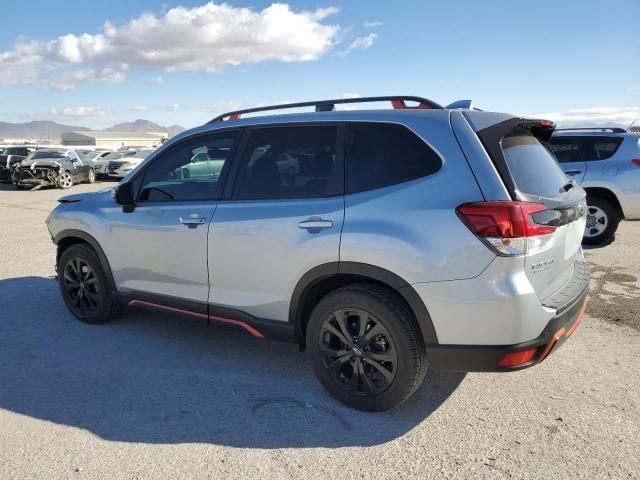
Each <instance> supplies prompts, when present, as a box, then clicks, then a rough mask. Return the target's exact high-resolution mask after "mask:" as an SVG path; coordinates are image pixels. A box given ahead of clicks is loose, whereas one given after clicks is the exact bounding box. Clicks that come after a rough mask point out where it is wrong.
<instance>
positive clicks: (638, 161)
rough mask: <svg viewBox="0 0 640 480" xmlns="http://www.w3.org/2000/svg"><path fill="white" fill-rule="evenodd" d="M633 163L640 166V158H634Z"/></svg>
mask: <svg viewBox="0 0 640 480" xmlns="http://www.w3.org/2000/svg"><path fill="white" fill-rule="evenodd" d="M631 163H634V164H635V165H637V166H639V167H640V158H634V159H633V160H631Z"/></svg>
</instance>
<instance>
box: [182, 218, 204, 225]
mask: <svg viewBox="0 0 640 480" xmlns="http://www.w3.org/2000/svg"><path fill="white" fill-rule="evenodd" d="M206 222H207V221H206V220H205V219H204V218H199V217H194V218H182V217H180V223H181V224H182V225H202V224H204V223H206Z"/></svg>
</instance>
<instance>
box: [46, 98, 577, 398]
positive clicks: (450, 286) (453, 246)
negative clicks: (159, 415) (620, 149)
mask: <svg viewBox="0 0 640 480" xmlns="http://www.w3.org/2000/svg"><path fill="white" fill-rule="evenodd" d="M373 101H377V102H380V101H391V102H392V104H393V106H394V109H388V110H384V109H382V110H352V111H346V110H345V111H334V110H335V105H336V104H340V103H355V102H358V103H363V102H373ZM409 102H412V103H411V104H409ZM305 106H314V107H315V110H316V111H315V112H310V113H294V114H286V115H272V116H253V117H251V116H249V117H248V118H244V117H242V116H243V115H244V114H246V113H251V112H256V111H261V110H270V109H282V108H288V107H305ZM553 128H554V125H553V124H552V123H551V122H548V121H544V120H532V119H525V118H520V117H514V116H512V115H507V114H502V113H488V112H481V111H476V110H472V109H466V110H462V109H460V110H458V109H453V108H443V107H441V106H440V105H438V104H436V103H434V102H432V101H429V100H426V99H422V98H418V97H370V98H363V99H350V100H344V99H341V100H326V101H321V102H306V103H301V104H290V105H285V106H283V105H279V106H274V107H262V108H259V109H251V110H244V111H239V112H232V113H229V114H225V115H222V116H220V117H218V118H216V119H214V120H212V121H211V122H210V123H208V124H206V125H203V126H201V127H198V128H195V129H192V130H190V131H187V132H184V133H183V134H181V135H179V136H178V137H176V138H174V139H172V140H171V141H169V142H167V143H166V144H165V145H163V146H162V147H161V148H159V149H158V150H157V151H156V152H154V153H153V154H152V155H151V156H150V157H148V158H147V159H145V161H144V162H143V163H141V164H140V166H139V167H137V168H136V169H135V170H134V171H133V172H132V173H130V174H129V175H128V176H127V177H126V178H125V179H124V180H123V181H122V182H121V183H120V184H119V185H118V186H117V188H116V189H115V190H114V191H113V192H112V193H109V192H98V193H90V194H86V193H85V194H77V195H71V196H67V197H65V198H62V199H61V200H60V202H61V203H60V205H58V206H57V208H56V209H55V210H54V211H53V212H52V213H51V215H50V217H49V219H48V222H47V223H48V228H49V231H50V233H51V237H52V239H53V241H54V243H55V244H56V245H57V248H58V250H57V272H58V280H59V284H60V290H61V292H62V296H63V298H64V301H65V303H66V305H67V306H68V308H69V309H70V311H71V312H72V313H73V314H74V315H75V316H76V317H77V318H78V319H80V320H82V321H84V322H88V323H102V322H105V321H107V320H109V319H110V318H112V317H113V316H114V315H115V314H116V312H117V310H118V308H119V306H121V305H128V306H132V307H133V306H136V307H147V308H151V309H156V310H157V311H159V312H162V313H163V314H164V313H167V314H168V313H173V314H182V315H187V316H190V317H192V318H194V319H199V320H201V321H205V322H208V323H211V324H219V325H226V326H229V327H233V328H237V329H240V330H243V331H245V332H247V333H249V334H251V335H253V336H254V337H256V338H258V339H263V338H269V339H279V340H286V341H290V342H296V343H298V344H299V345H300V347H301V348H302V349H304V348H306V349H308V350H309V352H310V355H311V360H312V363H313V366H314V369H315V372H316V374H317V376H318V378H319V380H320V382H321V383H322V384H323V385H324V386H325V387H326V389H327V390H328V391H329V392H330V393H331V394H332V395H333V396H335V397H336V398H337V399H338V400H340V401H342V402H344V403H345V404H347V405H350V406H351V407H354V408H357V409H362V410H385V409H389V408H392V407H394V406H396V405H399V404H400V403H402V402H403V401H404V400H405V399H407V398H408V397H409V396H410V395H411V394H412V393H413V392H414V391H415V390H416V389H417V388H418V386H419V385H420V384H421V382H422V380H423V379H424V377H425V375H426V373H427V367H428V366H429V367H431V368H433V369H445V370H454V371H513V370H518V369H522V368H526V367H530V366H532V365H536V364H538V363H540V362H542V361H543V360H544V359H545V358H546V357H547V356H548V355H549V354H550V353H551V352H552V351H553V350H554V349H556V348H557V347H558V346H559V345H560V344H561V343H562V342H564V341H565V340H566V339H567V338H568V337H569V336H570V335H571V334H572V333H573V332H574V330H575V329H576V327H577V326H578V324H579V323H580V321H581V319H582V315H583V313H584V309H585V302H586V295H587V287H588V282H589V277H590V273H589V268H588V267H587V264H586V263H585V260H584V257H583V254H582V249H581V245H580V243H581V238H582V233H583V231H584V226H585V221H586V210H585V208H586V207H585V192H584V190H582V189H581V188H580V187H578V186H575V185H574V184H573V183H571V182H570V181H569V180H568V179H567V177H566V176H565V175H564V173H563V172H562V170H561V169H560V168H559V166H558V163H557V162H556V160H555V159H554V157H553V155H552V154H551V153H550V152H549V150H548V149H547V148H546V147H545V146H543V143H541V142H545V141H547V140H548V139H549V136H550V134H551V132H552V131H553Z"/></svg>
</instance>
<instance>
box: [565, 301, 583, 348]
mask: <svg viewBox="0 0 640 480" xmlns="http://www.w3.org/2000/svg"><path fill="white" fill-rule="evenodd" d="M586 309H587V299H586V298H585V300H584V304H583V305H582V308H581V309H580V313H579V314H578V319H577V320H576V321H575V322H574V324H573V325H572V326H571V328H570V329H569V331H568V332H567V334H566V335H567V338H568V337H570V336H571V334H572V333H573V332H575V331H576V328H578V325H580V323H581V322H582V319H583V318H584V312H585V310H586Z"/></svg>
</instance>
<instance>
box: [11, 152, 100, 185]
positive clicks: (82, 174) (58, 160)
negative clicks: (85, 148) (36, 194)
mask: <svg viewBox="0 0 640 480" xmlns="http://www.w3.org/2000/svg"><path fill="white" fill-rule="evenodd" d="M95 179H96V173H95V170H94V169H93V167H92V166H91V162H88V161H83V160H82V155H81V154H79V153H78V152H77V151H76V150H66V149H42V150H37V151H35V152H33V153H31V154H29V156H27V158H25V159H24V160H22V161H21V162H20V163H19V164H18V165H17V166H16V167H15V169H14V170H13V183H14V184H15V185H16V188H18V189H23V188H30V189H32V190H37V189H39V188H42V187H47V186H52V187H58V188H62V189H67V188H71V187H72V186H73V185H74V184H76V183H81V182H89V183H93V182H94V181H95Z"/></svg>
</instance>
